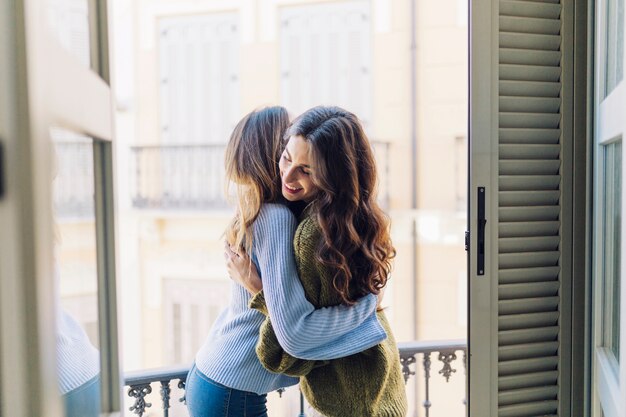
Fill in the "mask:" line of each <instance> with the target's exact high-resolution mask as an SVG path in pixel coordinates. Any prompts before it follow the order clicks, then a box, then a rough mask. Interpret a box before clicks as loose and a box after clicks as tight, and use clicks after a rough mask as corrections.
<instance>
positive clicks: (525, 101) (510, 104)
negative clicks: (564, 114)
mask: <svg viewBox="0 0 626 417" xmlns="http://www.w3.org/2000/svg"><path fill="white" fill-rule="evenodd" d="M560 105H561V100H560V99H559V98H557V97H545V98H544V97H503V96H500V111H501V112H508V113H556V112H558V111H559V107H560Z"/></svg>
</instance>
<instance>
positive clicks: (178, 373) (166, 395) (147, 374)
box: [124, 366, 189, 417]
mask: <svg viewBox="0 0 626 417" xmlns="http://www.w3.org/2000/svg"><path fill="white" fill-rule="evenodd" d="M188 372H189V368H188V367H186V366H182V367H172V368H156V369H149V370H143V371H137V372H131V373H128V374H127V375H126V377H125V381H124V384H125V385H126V386H127V387H128V396H129V397H131V398H134V399H135V402H134V404H133V405H132V406H131V407H130V408H129V410H130V411H131V412H132V413H133V414H137V415H139V416H143V415H144V413H145V412H146V408H150V407H152V403H151V402H147V401H146V397H148V395H150V394H151V393H152V385H151V384H152V383H153V382H158V383H159V384H160V390H159V395H160V402H161V409H162V410H163V417H169V409H170V401H171V398H170V394H171V392H172V389H171V385H170V383H171V382H172V381H174V382H176V381H178V382H177V383H176V384H177V386H178V388H180V389H183V390H184V389H185V380H186V379H187V373H188ZM175 400H177V401H185V397H184V396H183V397H182V398H178V399H175Z"/></svg>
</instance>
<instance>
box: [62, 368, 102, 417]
mask: <svg viewBox="0 0 626 417" xmlns="http://www.w3.org/2000/svg"><path fill="white" fill-rule="evenodd" d="M63 401H64V402H65V416H66V417H98V416H99V415H100V377H99V376H96V377H94V378H92V379H90V380H89V381H87V382H85V383H84V384H83V385H81V386H80V387H78V388H76V389H73V390H72V391H70V392H68V393H67V394H65V395H64V396H63Z"/></svg>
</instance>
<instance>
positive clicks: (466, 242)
mask: <svg viewBox="0 0 626 417" xmlns="http://www.w3.org/2000/svg"><path fill="white" fill-rule="evenodd" d="M469 245H470V234H469V230H466V231H465V251H466V252H467V251H468V250H469Z"/></svg>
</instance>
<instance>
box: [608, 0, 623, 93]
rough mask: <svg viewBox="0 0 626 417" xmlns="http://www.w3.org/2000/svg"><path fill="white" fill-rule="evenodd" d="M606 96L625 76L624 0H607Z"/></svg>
mask: <svg viewBox="0 0 626 417" xmlns="http://www.w3.org/2000/svg"><path fill="white" fill-rule="evenodd" d="M606 22H607V25H606V82H605V97H606V96H608V95H609V94H610V93H611V91H613V89H614V88H615V87H616V86H617V85H618V84H619V83H620V81H622V79H623V78H624V0H608V1H607V2H606Z"/></svg>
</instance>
